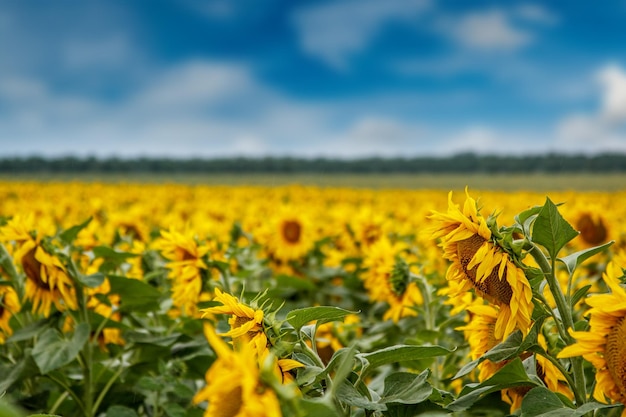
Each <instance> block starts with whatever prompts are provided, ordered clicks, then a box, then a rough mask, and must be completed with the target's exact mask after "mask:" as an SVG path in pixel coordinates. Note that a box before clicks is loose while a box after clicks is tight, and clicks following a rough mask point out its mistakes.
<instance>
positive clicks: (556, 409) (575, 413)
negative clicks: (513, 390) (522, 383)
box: [520, 387, 620, 417]
mask: <svg viewBox="0 0 626 417" xmlns="http://www.w3.org/2000/svg"><path fill="white" fill-rule="evenodd" d="M618 406H620V404H600V403H597V402H594V401H592V402H589V403H586V404H583V405H582V406H581V407H579V408H578V409H572V408H570V407H568V406H567V405H566V404H564V403H563V401H562V400H561V399H560V398H559V396H558V395H557V394H555V393H554V392H552V391H550V390H549V389H547V388H544V387H535V388H533V389H531V390H530V391H528V393H527V394H526V395H525V396H524V399H523V400H522V408H521V411H522V414H521V415H520V417H581V416H583V415H585V414H587V413H589V412H590V411H594V410H598V409H601V408H612V407H618Z"/></svg>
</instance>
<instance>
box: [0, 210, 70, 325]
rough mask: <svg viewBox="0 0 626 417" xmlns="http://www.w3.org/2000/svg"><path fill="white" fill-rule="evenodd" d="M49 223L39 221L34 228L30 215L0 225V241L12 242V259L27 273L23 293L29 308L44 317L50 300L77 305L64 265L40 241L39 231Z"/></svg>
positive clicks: (62, 306)
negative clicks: (39, 223) (40, 223)
mask: <svg viewBox="0 0 626 417" xmlns="http://www.w3.org/2000/svg"><path fill="white" fill-rule="evenodd" d="M49 230H50V225H49V224H48V223H45V222H42V226H41V229H40V230H38V231H35V221H34V217H33V216H26V217H20V216H15V217H14V218H12V219H11V220H9V221H8V222H7V224H6V225H5V226H4V227H2V228H1V229H0V241H5V242H7V241H8V242H13V243H14V244H15V246H16V247H15V251H14V252H13V259H15V260H17V261H19V263H20V264H21V266H22V270H23V271H24V274H25V275H26V283H25V297H26V299H27V300H29V301H30V302H31V303H32V310H33V311H34V312H36V313H38V314H43V315H44V316H45V317H48V316H49V315H50V308H51V306H52V304H54V305H55V306H56V308H57V309H58V310H60V311H63V310H65V309H68V308H69V309H71V310H75V309H76V293H75V290H74V286H73V284H72V280H71V279H70V277H69V276H68V275H67V272H66V270H65V267H64V266H63V264H62V263H61V261H60V260H59V259H58V258H56V257H55V256H53V255H51V254H49V253H48V252H47V251H46V250H45V249H44V248H43V246H42V245H41V236H42V233H41V232H42V231H49Z"/></svg>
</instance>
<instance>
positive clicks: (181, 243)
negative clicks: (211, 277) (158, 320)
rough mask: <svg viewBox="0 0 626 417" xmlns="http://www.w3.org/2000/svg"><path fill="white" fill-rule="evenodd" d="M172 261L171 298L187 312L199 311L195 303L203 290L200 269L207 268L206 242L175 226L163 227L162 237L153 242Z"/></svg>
mask: <svg viewBox="0 0 626 417" xmlns="http://www.w3.org/2000/svg"><path fill="white" fill-rule="evenodd" d="M154 246H155V248H156V249H160V250H161V255H163V257H164V258H165V259H167V260H169V262H168V263H167V264H166V267H167V268H168V269H169V271H170V272H169V274H168V277H169V278H170V279H171V282H172V301H173V303H174V306H176V307H178V308H180V309H181V310H182V312H183V313H184V314H186V315H193V314H195V312H196V304H197V303H198V301H199V299H200V293H201V292H202V275H201V270H203V269H208V267H207V265H206V263H205V262H204V260H203V257H205V256H206V255H207V253H208V252H209V248H208V247H207V246H206V245H200V244H198V243H197V242H196V240H195V239H194V237H193V235H191V234H187V235H185V234H182V233H179V232H177V231H175V230H173V229H170V230H169V231H165V230H162V231H161V239H160V240H159V241H158V242H156V243H155V244H154Z"/></svg>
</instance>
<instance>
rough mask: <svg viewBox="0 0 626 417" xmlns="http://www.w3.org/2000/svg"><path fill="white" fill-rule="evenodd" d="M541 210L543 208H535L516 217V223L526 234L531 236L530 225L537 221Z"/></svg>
mask: <svg viewBox="0 0 626 417" xmlns="http://www.w3.org/2000/svg"><path fill="white" fill-rule="evenodd" d="M541 209H542V207H541V206H534V207H531V208H529V209H526V210H524V211H522V212H520V213H519V214H518V215H517V216H515V222H517V224H518V226H519V227H520V228H521V229H522V230H523V231H524V234H529V231H530V224H531V223H532V222H533V220H535V218H536V217H537V215H538V214H539V212H540V211H541Z"/></svg>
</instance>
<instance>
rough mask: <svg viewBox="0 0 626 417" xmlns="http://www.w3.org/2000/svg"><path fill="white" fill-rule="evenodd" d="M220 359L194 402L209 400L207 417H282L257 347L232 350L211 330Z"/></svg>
mask: <svg viewBox="0 0 626 417" xmlns="http://www.w3.org/2000/svg"><path fill="white" fill-rule="evenodd" d="M205 334H206V336H207V339H208V341H209V344H210V345H211V347H212V348H213V350H214V351H215V353H216V354H217V360H216V361H215V362H214V363H213V364H212V365H211V367H210V368H209V370H208V371H207V373H206V377H205V379H206V386H205V387H204V388H202V389H201V390H200V391H198V393H197V394H196V395H195V396H194V398H193V401H194V403H196V404H198V403H201V402H203V401H208V406H207V408H206V411H205V412H204V416H205V417H280V416H281V411H280V403H279V402H278V398H277V397H276V393H275V392H274V391H272V390H271V389H270V388H269V387H268V386H267V385H265V384H264V383H263V381H262V380H261V375H260V370H259V364H258V358H257V356H256V354H255V351H254V348H253V347H252V346H250V345H245V344H244V345H242V346H241V347H240V349H238V350H235V351H233V350H231V349H230V348H229V347H228V345H227V344H226V343H225V342H224V341H223V340H222V339H221V338H220V337H219V336H217V335H216V334H215V331H214V330H213V329H212V328H210V329H209V330H208V331H206V332H205Z"/></svg>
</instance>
